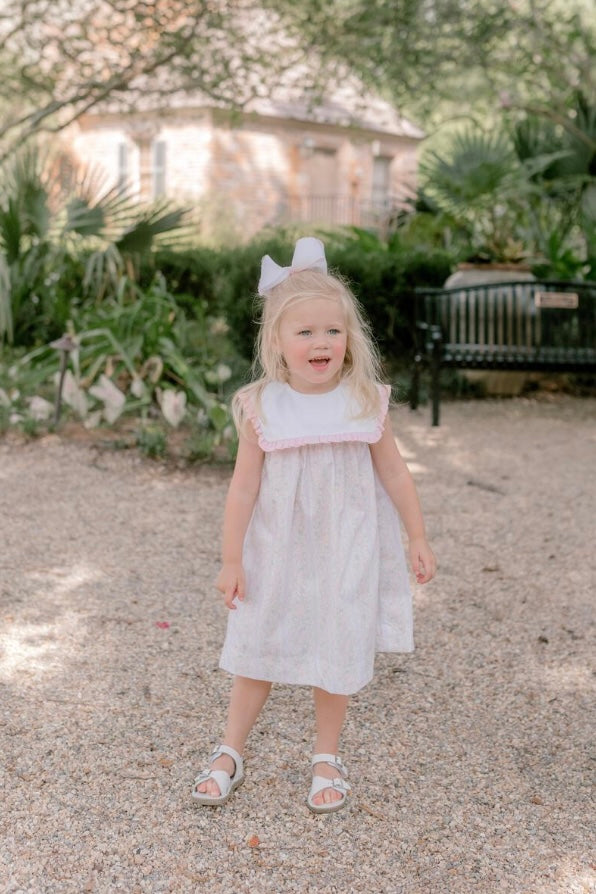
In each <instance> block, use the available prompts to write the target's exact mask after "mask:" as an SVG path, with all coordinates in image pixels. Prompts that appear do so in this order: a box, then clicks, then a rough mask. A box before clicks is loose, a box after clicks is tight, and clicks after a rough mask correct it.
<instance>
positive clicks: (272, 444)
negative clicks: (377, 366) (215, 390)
mask: <svg viewBox="0 0 596 894" xmlns="http://www.w3.org/2000/svg"><path fill="white" fill-rule="evenodd" d="M379 391H380V395H381V410H380V412H379V415H378V416H377V419H376V424H375V429H374V431H357V432H337V433H333V434H329V435H303V436H302V437H299V438H283V439H282V440H279V441H268V440H267V439H266V438H265V436H264V434H263V427H262V425H261V420H260V419H259V417H258V416H257V415H256V414H255V413H254V411H253V410H252V408H249V407H248V406H247V405H246V403H245V410H246V415H247V417H248V419H249V420H250V421H251V422H252V424H253V426H254V430H255V432H256V435H257V440H258V444H259V447H260V448H261V450H263V451H264V452H265V453H272V452H273V451H274V450H289V449H290V448H292V447H306V446H307V445H309V444H341V443H345V442H347V441H360V442H365V443H366V444H376V443H377V441H380V440H381V437H382V435H383V429H384V427H385V417H386V416H387V411H388V409H389V395H390V394H391V386H390V385H379Z"/></svg>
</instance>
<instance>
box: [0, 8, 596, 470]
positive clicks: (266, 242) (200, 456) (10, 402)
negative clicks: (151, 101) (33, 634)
mask: <svg viewBox="0 0 596 894" xmlns="http://www.w3.org/2000/svg"><path fill="white" fill-rule="evenodd" d="M42 6H43V4H41V3H38V2H33V3H31V4H29V5H28V7H27V10H24V11H23V10H22V9H20V6H19V4H18V3H16V2H12V0H10V2H9V3H8V7H9V8H8V9H7V15H6V18H5V20H4V22H3V25H2V29H1V30H0V430H3V429H7V428H8V427H9V426H17V427H20V428H21V429H22V430H24V431H25V432H27V433H28V434H35V433H36V432H39V431H45V430H47V429H48V428H52V427H53V426H55V425H56V423H57V420H56V408H55V406H54V403H55V398H56V389H57V385H58V381H59V378H60V369H61V363H63V365H64V368H63V374H64V375H63V380H62V385H63V407H62V409H61V411H60V412H61V418H62V419H64V418H67V419H68V418H73V419H78V420H80V422H81V423H82V424H84V425H86V426H87V427H89V428H91V427H97V426H101V425H104V426H105V425H108V426H112V427H113V426H115V425H117V424H121V423H122V421H123V420H129V421H130V425H129V430H130V431H131V432H132V434H131V435H130V437H131V438H132V440H133V441H134V443H136V444H138V445H139V446H140V448H141V449H142V450H144V451H145V452H146V453H148V454H149V455H161V454H163V453H164V452H165V451H166V450H167V437H168V432H171V431H174V430H182V429H184V431H185V432H186V439H187V440H186V444H187V446H186V448H185V449H186V456H187V457H188V458H189V459H192V460H205V459H209V460H211V459H213V458H220V459H229V458H230V457H231V456H233V454H234V450H235V434H234V431H233V427H232V425H231V419H230V414H229V410H228V403H229V398H230V396H231V394H232V393H233V391H234V390H235V389H236V388H237V387H238V386H239V385H240V384H242V382H244V381H246V379H247V377H248V376H249V368H250V363H251V359H252V345H253V340H254V334H255V331H256V322H255V321H256V319H257V313H258V310H257V307H256V303H255V294H254V289H255V284H256V282H257V280H258V272H259V264H260V259H261V257H262V255H263V254H265V253H269V254H271V255H272V256H273V257H274V258H276V259H277V260H278V261H279V262H280V263H289V260H290V257H291V253H292V247H293V243H294V241H295V239H296V237H297V236H299V235H301V234H303V233H304V232H309V233H312V232H313V227H312V226H308V227H306V228H304V227H298V226H296V227H286V228H283V229H282V228H276V229H275V230H263V231H262V232H260V233H259V234H257V236H255V237H253V238H252V239H251V240H250V241H248V242H246V241H242V240H241V239H235V240H231V237H230V233H229V230H227V229H226V227H221V228H220V231H219V239H218V238H214V234H213V232H207V231H206V229H205V227H204V226H202V221H201V215H200V212H199V211H197V209H193V208H188V207H179V206H178V205H176V204H175V203H172V202H170V201H166V200H161V201H159V202H157V203H153V204H151V205H142V206H141V205H139V204H138V203H137V202H135V201H133V200H132V199H131V198H130V197H127V196H126V195H123V194H122V192H121V191H119V190H117V189H115V188H109V187H108V186H106V184H104V183H102V181H101V176H100V175H99V174H98V173H97V172H96V171H91V170H81V171H78V172H76V176H75V177H74V178H73V179H72V180H71V182H70V183H69V184H68V188H65V186H64V182H63V180H61V179H60V178H59V177H58V176H57V172H56V166H55V164H54V163H53V158H52V141H51V134H52V133H55V132H57V131H59V130H60V129H61V128H62V127H64V126H66V125H67V124H70V123H72V121H76V119H77V116H79V115H81V114H83V113H84V112H85V111H86V110H87V109H88V108H90V107H92V106H93V104H94V103H96V102H100V101H105V100H106V99H108V98H109V97H110V96H111V95H112V94H113V95H117V96H118V97H119V98H122V97H123V96H127V95H128V94H129V93H130V97H131V103H133V104H134V103H135V102H137V101H138V89H137V88H136V87H135V84H136V83H137V81H135V80H134V79H135V78H137V79H138V78H139V77H144V78H145V79H146V82H145V83H146V84H147V89H148V90H149V89H150V84H151V81H150V78H151V76H152V75H153V74H154V73H155V72H156V71H157V72H161V74H162V78H161V84H162V87H161V89H162V91H163V84H164V79H163V74H164V72H165V73H166V74H167V73H169V72H174V71H175V73H176V77H175V78H173V79H172V82H171V83H172V87H171V89H172V91H174V90H175V89H179V88H180V87H181V86H183V87H192V88H193V89H202V90H205V91H207V92H208V93H209V95H211V96H213V97H214V98H215V99H216V101H217V102H219V103H221V104H223V105H225V106H226V107H228V108H230V109H232V110H233V109H241V107H242V103H243V102H245V101H246V98H247V89H248V88H247V84H249V85H250V83H251V73H252V74H254V76H255V79H254V83H255V84H257V85H258V89H259V90H261V91H265V92H266V89H267V81H266V76H265V75H264V74H263V71H264V70H265V69H266V71H267V72H268V75H267V76H269V77H275V76H277V75H278V74H279V72H280V71H281V70H283V69H284V67H287V66H289V65H290V64H292V65H295V64H296V63H297V61H298V62H299V61H300V59H301V58H302V56H304V58H306V57H307V54H311V53H313V52H316V54H317V58H318V59H319V63H320V64H319V65H317V66H316V67H314V68H311V69H309V73H308V75H306V74H305V84H303V87H305V88H306V87H308V89H309V90H311V91H312V95H313V96H317V95H321V94H324V91H325V84H326V80H327V79H329V78H332V77H338V76H341V73H342V72H345V71H351V72H354V73H355V74H356V75H357V76H358V77H359V78H360V79H361V80H362V82H363V84H364V85H366V86H367V87H369V88H372V89H374V90H375V91H376V92H377V93H379V94H380V95H382V96H384V97H385V98H386V99H388V100H389V101H390V102H392V103H393V104H394V105H395V106H396V107H397V108H399V110H400V112H401V113H403V114H407V115H408V116H410V117H411V118H412V119H413V120H415V121H416V122H417V123H418V124H420V125H421V126H422V127H423V129H424V130H425V131H426V133H427V134H428V136H427V139H426V140H425V142H424V144H423V147H422V150H421V153H420V163H419V177H418V191H417V194H416V196H415V197H414V198H413V200H412V202H411V206H410V207H409V208H407V209H405V210H403V211H402V212H400V213H399V214H396V215H395V218H394V219H393V220H392V221H391V222H390V226H389V227H384V228H383V231H380V230H375V229H374V228H371V229H359V228H356V227H336V228H333V229H330V228H326V229H324V230H320V229H319V230H317V233H318V235H320V236H321V238H323V239H324V241H325V243H326V247H327V254H328V259H329V263H330V265H331V267H332V268H336V269H338V270H339V271H341V273H342V274H343V275H344V276H346V277H347V278H348V280H349V281H350V283H351V285H352V287H353V289H354V291H355V293H356V295H357V296H358V298H359V299H360V301H361V302H362V304H363V305H364V308H365V310H366V313H367V314H368V316H369V318H370V319H371V322H372V325H373V329H374V332H375V334H376V337H377V339H378V342H379V346H380V349H381V351H382V354H383V357H384V359H385V361H386V364H387V367H388V369H390V370H391V373H392V376H393V377H394V379H395V380H396V381H398V380H399V379H400V370H402V369H404V368H405V367H406V366H407V364H408V363H409V360H410V356H411V351H412V313H413V294H414V288H415V287H416V286H424V285H430V286H439V285H441V284H442V283H443V282H444V281H445V279H446V278H447V277H448V275H449V274H450V273H451V272H452V271H453V270H454V269H455V268H456V266H457V265H458V263H460V262H462V261H484V262H489V261H492V262H506V263H509V262H523V263H524V264H525V265H526V266H527V267H528V268H529V269H530V270H531V271H532V272H534V273H535V274H536V275H537V276H538V277H540V278H551V279H557V280H576V279H583V280H595V279H596V106H595V104H594V96H596V90H595V89H594V83H593V77H594V75H593V72H594V65H593V61H594V20H593V16H591V8H590V7H591V4H589V3H587V2H586V3H584V2H583V0H573V2H558V0H555V2H546V0H538V2H532V3H530V2H522V0H519V2H516V3H505V4H503V3H496V2H489V0H481V2H465V3H462V2H458V3H455V2H451V0H437V2H431V3H428V2H423V0H420V2H413V0H408V2H403V3H396V2H387V0H373V2H371V0H366V2H365V0H334V2H329V3H325V4H321V3H319V2H317V0H305V2H303V3H301V4H295V3H289V2H285V0H281V2H279V0H276V2H273V0H271V2H269V0H266V2H263V3H261V4H259V8H260V9H265V10H266V12H267V15H268V16H269V22H270V24H271V23H273V26H275V28H277V29H278V31H279V34H280V35H282V38H283V39H280V41H279V42H278V43H276V42H275V41H274V42H271V43H269V44H268V46H266V47H258V46H257V49H256V50H255V45H254V43H252V42H251V41H250V40H248V41H247V35H246V29H243V28H242V27H241V24H240V25H238V22H239V21H240V23H242V15H241V14H240V13H241V10H240V7H241V6H242V4H238V9H237V10H236V9H235V4H233V3H232V4H229V9H228V12H227V13H223V12H221V11H217V9H216V6H215V5H213V4H202V3H195V2H193V3H188V2H183V0H176V2H175V3H172V4H167V5H165V6H164V7H163V9H162V5H161V4H159V3H157V4H155V11H154V20H152V21H151V22H150V23H149V25H150V26H151V27H152V29H153V31H152V33H153V34H154V35H155V34H157V35H158V37H157V38H156V39H155V40H153V41H152V42H150V43H148V44H145V45H143V41H142V39H141V38H142V36H143V28H145V27H146V16H145V17H143V16H142V15H141V10H140V4H139V10H138V11H137V9H136V7H135V6H134V4H133V5H132V7H131V5H130V4H128V9H129V10H132V13H131V14H133V18H134V17H135V16H136V18H134V21H133V24H135V25H136V29H134V30H132V31H131V35H132V34H135V35H136V37H135V38H134V40H133V39H132V37H129V38H126V39H123V41H122V44H121V45H120V46H118V47H115V48H114V52H115V53H116V55H115V58H116V60H117V62H116V64H115V65H114V66H113V67H111V69H110V72H109V73H108V74H107V75H106V76H105V77H103V79H102V78H98V76H97V73H96V72H90V71H87V70H86V67H85V62H84V60H85V47H84V45H80V46H78V49H77V52H78V53H80V60H81V63H80V66H78V68H77V77H78V80H76V82H75V83H73V82H72V78H70V80H69V83H68V85H67V86H68V89H66V87H65V84H64V82H63V80H61V78H64V72H65V71H67V68H68V67H67V64H66V62H67V59H68V58H72V52H73V47H72V46H70V45H69V43H68V36H67V35H62V36H61V37H60V36H58V37H57V38H56V41H55V43H54V45H53V47H51V48H50V49H51V50H52V52H53V53H54V56H53V59H54V64H53V65H52V67H51V69H48V68H47V67H44V57H43V52H42V50H41V49H39V48H38V49H37V50H36V44H35V40H34V39H33V38H32V35H34V34H35V26H36V18H35V17H36V15H41V14H42V12H43V10H42ZM226 8H227V7H226ZM243 8H244V9H245V7H243ZM174 13H176V16H177V18H171V17H172V16H173V14H174ZM160 16H169V17H170V19H168V22H166V23H165V25H164V27H162V28H161V29H158V30H157V31H156V30H155V28H156V24H159V17H160ZM6 22H9V24H10V23H12V26H13V27H12V30H11V28H7V26H6ZM193 23H194V31H192V33H190V32H189V31H188V29H189V27H191V26H192V25H193ZM162 24H163V23H162ZM166 25H167V27H166ZM199 25H200V26H201V27H198V26H199ZM273 26H272V27H273ZM218 34H219V35H220V36H223V37H224V39H225V44H226V46H229V47H231V48H232V49H233V51H234V52H235V53H236V57H235V58H241V59H242V65H241V66H239V67H238V66H236V67H235V66H233V65H229V64H225V60H224V62H222V61H221V58H220V57H221V53H220V51H219V50H218V47H220V43H218V41H217V40H216V39H215V36H216V35H218ZM106 39H110V40H112V41H114V40H116V39H117V38H114V37H110V36H108V38H106ZM288 40H291V41H292V43H291V49H292V51H291V52H289V50H288V46H289V44H288ZM127 41H128V42H127ZM45 50H47V47H46V48H45ZM45 50H44V51H45ZM116 50H117V51H118V52H116ZM36 53H37V55H36ZM218 53H220V55H219V56H218ZM301 54H302V55H301ZM307 81H308V83H306V82H307ZM166 82H167V78H166ZM15 97H19V99H18V102H17V101H15ZM49 137H50V138H49ZM224 234H225V237H224ZM64 334H67V335H68V337H69V341H68V346H69V350H68V351H67V352H65V351H64V350H63V348H64V344H65V342H63V341H62V342H58V346H56V344H53V343H56V342H57V340H60V339H61V337H62V336H63V335H64ZM60 345H61V346H62V347H61V346H60Z"/></svg>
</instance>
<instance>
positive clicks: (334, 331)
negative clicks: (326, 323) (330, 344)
mask: <svg viewBox="0 0 596 894" xmlns="http://www.w3.org/2000/svg"><path fill="white" fill-rule="evenodd" d="M329 335H340V330H339V329H330V330H329Z"/></svg>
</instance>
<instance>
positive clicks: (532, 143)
mask: <svg viewBox="0 0 596 894" xmlns="http://www.w3.org/2000/svg"><path fill="white" fill-rule="evenodd" d="M573 111H574V117H573V122H574V125H573V128H572V129H571V130H564V131H562V130H561V129H560V128H557V126H556V125H555V124H553V123H551V122H549V121H545V120H544V119H540V118H535V117H527V118H525V119H524V120H522V121H520V122H518V123H517V124H516V125H515V127H514V129H513V142H514V146H515V151H516V154H517V156H518V158H519V159H520V160H521V161H522V163H523V164H525V165H528V164H530V163H531V162H532V161H533V160H534V159H536V158H540V157H542V158H548V157H550V158H551V162H550V164H547V165H545V166H544V167H543V168H542V169H541V170H537V171H535V172H534V173H533V174H532V176H531V179H532V182H533V183H534V184H535V185H536V187H538V191H537V193H536V194H535V196H534V197H533V200H531V201H530V203H529V219H530V225H531V228H532V232H533V236H534V240H535V243H536V245H537V247H538V251H539V254H540V255H541V256H542V257H543V258H544V260H545V263H546V264H547V265H548V267H549V268H550V271H551V272H552V273H553V274H556V275H557V276H558V277H559V278H561V279H564V278H566V276H567V275H579V274H580V273H581V272H582V271H583V268H585V267H588V266H591V268H592V275H594V273H595V272H596V106H593V105H592V106H591V105H590V104H589V102H588V101H587V99H586V98H585V97H584V96H583V95H582V94H581V93H578V94H577V95H576V97H575V100H574V109H573Z"/></svg>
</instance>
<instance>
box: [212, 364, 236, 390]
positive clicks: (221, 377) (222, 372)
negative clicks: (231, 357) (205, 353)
mask: <svg viewBox="0 0 596 894" xmlns="http://www.w3.org/2000/svg"><path fill="white" fill-rule="evenodd" d="M215 374H216V376H217V381H218V382H221V384H222V385H223V383H224V382H227V381H228V379H231V378H232V370H231V369H230V367H229V366H226V364H225V363H218V364H217V367H216V369H215Z"/></svg>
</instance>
